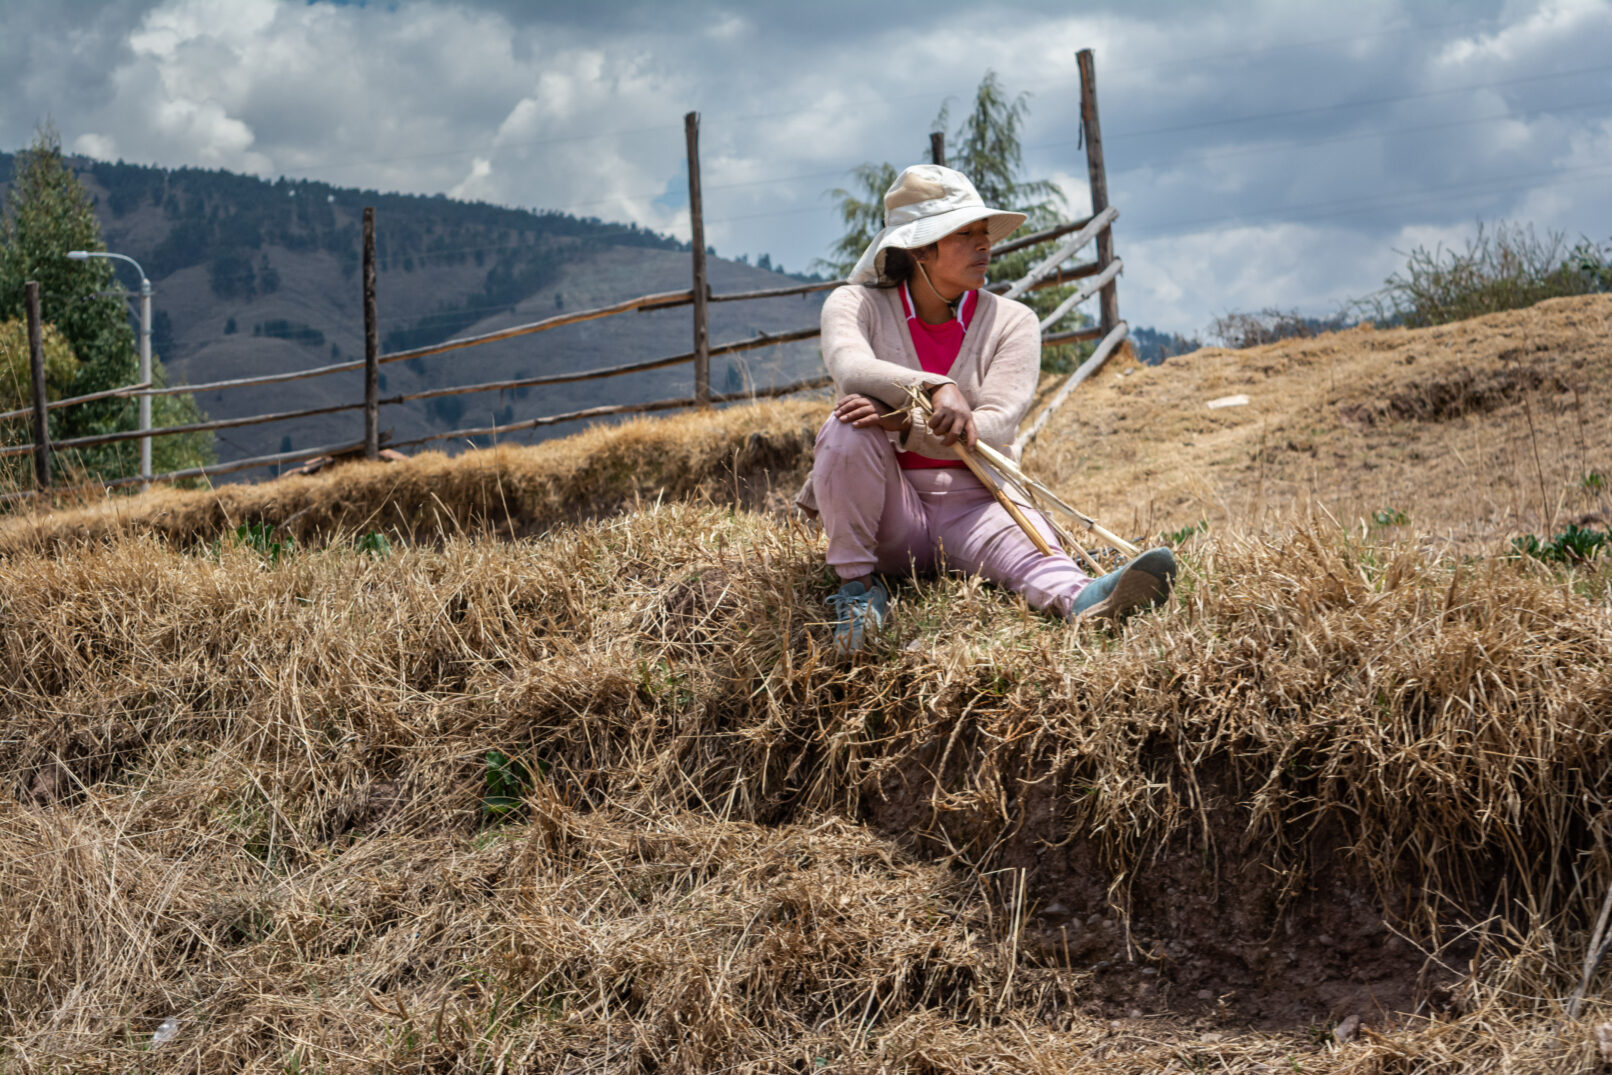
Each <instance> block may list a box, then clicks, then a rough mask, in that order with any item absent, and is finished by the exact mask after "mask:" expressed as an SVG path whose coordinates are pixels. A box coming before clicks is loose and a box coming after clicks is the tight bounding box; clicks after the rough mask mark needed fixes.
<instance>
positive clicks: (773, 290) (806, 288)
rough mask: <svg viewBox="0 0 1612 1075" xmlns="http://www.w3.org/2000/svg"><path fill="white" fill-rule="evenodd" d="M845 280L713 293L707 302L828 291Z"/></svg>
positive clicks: (768, 297) (843, 284)
mask: <svg viewBox="0 0 1612 1075" xmlns="http://www.w3.org/2000/svg"><path fill="white" fill-rule="evenodd" d="M844 286H845V281H844V280H827V281H825V282H823V283H820V284H797V285H795V286H794V287H770V288H766V289H765V290H762V291H730V292H728V293H727V294H726V295H712V296H711V297H710V298H708V299H706V300H705V301H707V302H740V301H744V300H748V299H781V298H784V297H785V296H787V295H809V294H811V293H812V292H813V291H828V290H829V289H831V288H836V287H844Z"/></svg>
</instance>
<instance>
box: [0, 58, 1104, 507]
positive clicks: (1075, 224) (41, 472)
mask: <svg viewBox="0 0 1612 1075" xmlns="http://www.w3.org/2000/svg"><path fill="white" fill-rule="evenodd" d="M1077 60H1078V62H1079V67H1080V76H1081V124H1082V131H1083V133H1084V137H1085V141H1086V147H1087V166H1088V170H1089V173H1090V177H1091V186H1092V215H1091V216H1089V217H1086V218H1084V219H1081V220H1076V221H1071V222H1069V223H1066V224H1060V225H1058V226H1056V227H1052V228H1047V229H1044V230H1042V231H1038V232H1035V233H1033V234H1030V235H1026V236H1023V237H1022V238H1018V239H1013V240H1010V241H1008V242H1005V243H1001V244H998V245H997V246H996V247H995V248H994V250H993V253H995V254H997V255H999V256H1000V255H1004V254H1010V253H1013V252H1016V251H1019V250H1026V249H1030V248H1031V247H1034V246H1038V245H1042V244H1048V243H1057V244H1058V245H1057V246H1056V247H1055V248H1054V249H1053V251H1052V252H1051V253H1050V254H1048V255H1047V256H1046V257H1044V258H1042V259H1041V260H1040V261H1039V262H1037V263H1036V265H1035V266H1034V267H1033V268H1032V269H1031V270H1030V271H1029V272H1028V273H1027V274H1026V275H1025V276H1023V277H1021V278H1020V279H1018V280H1014V281H999V282H997V283H993V284H989V285H987V287H988V289H989V290H991V291H993V292H996V293H998V294H1002V295H1004V296H1005V297H1007V298H1018V297H1020V296H1022V295H1024V294H1027V293H1028V292H1030V291H1034V290H1040V289H1043V288H1049V287H1059V286H1063V285H1067V284H1070V283H1073V282H1074V281H1077V280H1085V281H1087V282H1086V283H1085V284H1083V285H1082V286H1080V287H1079V288H1077V289H1076V290H1075V292H1074V293H1072V294H1071V295H1069V296H1068V297H1066V298H1065V299H1064V300H1063V301H1062V302H1060V303H1059V304H1058V306H1057V307H1056V308H1054V309H1053V310H1052V311H1051V312H1050V313H1049V314H1048V315H1047V316H1046V317H1044V318H1042V319H1041V329H1042V333H1043V335H1042V345H1043V346H1045V347H1053V346H1057V345H1060V344H1066V343H1073V342H1080V341H1087V340H1101V342H1100V343H1099V344H1098V346H1097V348H1096V350H1095V351H1094V352H1093V353H1092V356H1091V357H1090V358H1089V359H1087V360H1086V362H1085V363H1084V364H1082V365H1081V367H1080V368H1079V369H1078V370H1076V371H1075V373H1073V374H1071V375H1070V377H1069V379H1068V380H1066V382H1065V383H1064V384H1063V385H1062V386H1061V388H1060V389H1059V391H1058V392H1057V393H1056V394H1055V396H1054V398H1053V400H1052V402H1051V403H1050V404H1049V405H1048V407H1047V408H1046V409H1045V410H1043V412H1042V413H1041V415H1040V416H1039V417H1038V418H1037V419H1036V421H1035V423H1034V425H1032V427H1031V428H1030V430H1029V431H1028V432H1027V433H1026V435H1025V436H1024V437H1022V438H1021V446H1022V445H1023V444H1027V443H1028V442H1029V441H1030V440H1031V439H1033V438H1034V436H1035V434H1036V433H1037V432H1039V430H1040V429H1041V428H1042V426H1044V425H1045V424H1046V421H1047V419H1048V418H1049V417H1050V415H1051V414H1052V412H1053V410H1055V409H1056V408H1057V406H1058V405H1059V404H1061V403H1062V402H1063V400H1064V399H1066V398H1067V397H1068V395H1069V392H1070V391H1071V390H1072V389H1073V388H1074V387H1075V385H1077V384H1079V383H1080V382H1081V381H1082V380H1084V379H1086V378H1087V377H1089V376H1090V375H1091V374H1092V373H1093V372H1094V371H1095V370H1096V369H1097V368H1098V367H1100V366H1101V365H1102V363H1103V362H1104V361H1105V360H1106V359H1107V358H1108V357H1109V355H1111V354H1112V353H1113V352H1114V351H1115V350H1116V349H1117V347H1118V346H1119V344H1120V343H1121V342H1123V340H1124V338H1125V336H1126V333H1127V331H1128V329H1127V328H1126V326H1125V323H1124V322H1122V321H1119V320H1118V312H1117V311H1118V307H1117V300H1115V298H1114V295H1115V291H1114V284H1115V279H1116V278H1117V277H1118V275H1119V274H1120V273H1121V272H1122V271H1123V269H1124V263H1123V262H1122V261H1121V260H1120V259H1119V258H1117V257H1115V256H1114V253H1113V224H1114V221H1115V220H1116V219H1117V218H1118V216H1119V211H1118V209H1116V208H1115V207H1113V206H1111V205H1109V204H1108V193H1107V180H1106V176H1105V174H1104V171H1103V163H1102V141H1101V133H1100V129H1099V126H1098V122H1097V104H1096V88H1095V85H1096V84H1095V73H1094V67H1093V61H1092V56H1091V52H1090V50H1089V49H1088V50H1082V51H1081V52H1080V53H1079V54H1078V56H1077ZM684 129H685V134H686V141H687V148H688V155H689V160H688V164H689V203H690V213H691V220H692V245H691V254H692V257H691V267H692V281H691V283H692V285H693V286H691V287H689V288H687V289H684V290H680V291H665V292H659V293H656V294H650V295H640V296H638V297H636V298H631V299H626V300H624V301H622V302H617V303H612V304H610V305H606V306H599V307H595V308H592V309H587V310H577V311H573V312H571V313H565V314H557V315H555V316H553V317H546V318H543V319H541V320H538V321H533V322H529V323H527V324H521V325H513V326H511V327H509V328H503V329H498V330H495V331H493V332H485V333H479V334H477V335H474V336H463V337H457V338H454V339H449V340H444V341H442V342H440V343H435V344H430V345H427V346H424V347H414V348H409V349H407V350H403V351H394V352H391V353H389V354H381V353H379V345H378V328H377V326H378V316H377V314H376V293H375V290H376V289H375V256H374V243H375V232H374V228H375V218H374V210H373V209H372V208H366V209H365V210H364V231H363V263H364V265H363V268H364V271H363V290H364V314H365V317H364V321H365V357H364V358H363V359H359V360H354V361H348V362H336V363H330V364H328V365H324V366H315V367H311V368H309V369H305V370H292V371H288V372H285V373H272V374H262V375H254V376H248V377H236V378H231V379H227V380H218V381H211V382H204V383H202V384H191V385H162V386H153V385H151V384H150V383H142V384H138V385H128V386H125V387H122V388H115V389H109V390H107V391H103V392H94V393H90V394H89V395H84V396H76V397H73V398H71V399H63V400H57V401H55V402H53V403H45V402H44V401H43V391H44V374H43V368H42V361H41V360H40V359H38V358H37V357H35V360H34V362H33V365H34V366H36V367H39V368H38V369H36V370H35V371H34V375H33V381H34V397H35V398H34V404H35V405H34V406H33V407H31V408H24V409H21V410H16V411H8V412H5V413H3V414H0V421H5V420H9V419H16V418H23V417H27V416H28V415H30V414H32V415H34V418H35V423H34V424H35V427H36V429H35V432H34V436H33V443H31V444H23V445H16V446H11V447H5V448H0V458H8V457H12V456H18V455H26V454H29V453H32V454H33V455H34V456H35V459H36V472H37V477H38V484H39V487H40V490H43V489H48V488H49V486H50V473H49V466H50V454H51V453H52V452H54V451H60V450H66V449H74V448H88V447H94V446H99V445H106V444H117V443H121V442H124V441H129V440H136V439H140V438H144V437H158V436H176V435H181V434H185V433H199V432H206V431H212V430H220V429H233V428H239V427H242V426H249V425H260V424H265V423H269V422H282V421H287V420H291V419H297V418H310V417H314V416H317V415H326V414H336V413H341V412H345V411H352V410H363V411H364V412H365V423H364V425H365V429H364V433H365V436H364V439H363V440H362V441H358V442H356V443H355V444H339V445H329V446H325V447H322V448H309V449H301V450H297V451H289V452H279V453H276V454H273V455H261V456H254V457H252V458H249V459H238V460H233V461H231V462H229V463H218V464H210V465H207V466H200V467H189V468H186V469H183V470H176V471H171V472H169V473H167V474H161V475H156V476H155V480H174V479H180V478H193V477H207V476H212V475H218V474H228V473H234V472H236V471H240V470H249V469H255V468H257V467H263V466H273V465H276V464H280V463H288V462H296V461H300V460H303V459H311V458H316V457H318V456H321V455H331V454H338V453H345V452H349V451H353V450H357V449H363V451H364V453H365V454H366V455H367V456H368V457H370V458H374V457H375V456H376V455H377V453H378V450H379V446H380V444H381V443H382V441H383V440H384V438H383V437H382V435H381V433H380V429H379V410H380V408H381V407H384V406H396V405H399V404H403V403H407V402H411V401H416V400H425V399H436V398H440V397H445V396H456V395H466V394H470V393H476V392H493V391H508V390H513V389H522V388H530V387H537V386H545V385H557V384H567V383H572V382H576V381H588V380H597V379H602V378H607V377H617V376H621V375H624V374H629V373H639V372H647V371H650V370H657V369H663V368H666V367H670V366H675V365H679V364H682V363H693V365H694V394H693V395H692V396H690V397H688V398H684V399H671V400H656V401H652V402H647V403H630V404H616V405H610V406H603V407H591V408H587V409H584V410H578V411H570V412H567V413H564V414H554V415H546V416H543V417H539V418H531V419H525V420H522V421H519V422H510V423H507V424H504V425H493V426H485V427H479V428H474V429H457V430H452V431H450V432H446V433H433V434H430V435H429V436H424V437H417V438H414V439H412V440H406V441H400V442H397V443H396V444H394V445H393V447H408V446H413V445H419V444H427V443H431V442H433V441H440V440H449V439H455V438H474V437H485V436H494V437H496V436H499V435H503V434H506V433H514V432H520V431H522V430H530V429H538V428H542V427H544V426H551V425H557V424H559V423H562V422H569V421H578V420H586V419H590V418H597V417H605V416H610V415H620V414H642V413H651V412H655V411H663V410H676V409H681V408H685V407H701V408H703V407H708V406H710V405H712V404H718V403H731V402H736V401H738V400H743V399H766V398H774V397H778V396H783V395H788V394H790V393H793V392H800V391H806V390H809V389H814V388H821V387H823V386H825V385H827V384H828V383H829V381H828V379H827V378H825V377H818V378H813V379H810V380H804V381H798V382H795V383H793V384H787V385H781V386H776V387H773V388H767V389H763V390H760V391H755V392H745V393H732V394H727V395H722V394H713V393H712V392H711V390H710V359H711V358H713V357H717V356H721V355H727V354H735V353H738V352H742V351H747V350H752V349H755V348H760V347H771V346H776V345H779V344H784V343H790V342H795V341H799V340H807V339H811V338H813V337H816V336H818V335H819V334H820V331H819V329H818V328H817V327H816V326H812V327H808V328H801V329H797V330H793V331H789V332H783V333H771V334H769V333H761V334H759V335H756V336H753V337H750V338H748V339H743V340H734V341H732V342H729V343H724V344H718V345H715V346H712V345H711V344H710V343H709V339H708V336H707V321H708V317H707V313H706V310H707V307H708V305H709V304H711V303H719V302H741V301H749V300H754V299H773V298H783V297H786V296H791V295H809V294H812V293H814V292H818V291H825V290H828V289H831V288H835V287H840V286H842V285H843V284H844V283H845V281H844V280H829V281H818V282H813V283H805V284H797V285H792V286H789V287H778V288H764V289H760V290H753V291H739V292H732V293H729V294H723V295H717V294H713V293H712V292H711V289H710V285H709V284H708V283H707V281H706V274H705V247H704V231H703V225H704V219H703V217H704V214H703V209H702V205H701V192H700V172H699V116H698V114H697V113H693V112H691V113H689V114H688V115H687V116H685V117H684ZM931 153H932V156H933V158H934V160H935V161H936V162H942V161H943V160H944V153H945V149H944V139H943V138H942V137H941V136H939V135H935V136H932V138H931ZM1094 240H1095V241H1096V243H1097V256H1096V258H1095V259H1094V260H1092V261H1090V262H1085V263H1082V264H1077V265H1073V266H1068V267H1065V264H1064V263H1065V262H1067V261H1068V260H1070V259H1071V258H1072V257H1073V256H1074V255H1075V254H1077V253H1078V252H1079V251H1080V250H1082V249H1084V248H1085V247H1086V246H1087V245H1088V244H1090V243H1092V242H1093V241H1094ZM29 287H30V288H31V289H32V290H31V291H30V292H29V294H30V296H33V297H36V296H37V290H38V289H37V285H35V284H29ZM1093 295H1099V296H1101V301H1102V317H1101V320H1100V322H1099V324H1098V325H1096V326H1094V327H1090V328H1080V329H1075V330H1072V331H1066V332H1053V333H1048V331H1047V330H1048V329H1051V328H1052V327H1053V326H1054V325H1055V324H1056V323H1057V322H1059V321H1060V320H1062V319H1063V318H1065V317H1067V316H1068V315H1069V314H1070V313H1071V312H1072V311H1073V310H1074V309H1075V307H1076V306H1078V305H1079V304H1080V303H1082V302H1085V301H1086V300H1088V299H1090V298H1091V297H1092V296H1093ZM688 305H692V306H693V307H694V318H693V320H694V341H693V342H694V347H693V350H691V351H688V352H685V353H682V354H675V355H667V356H664V357H661V358H654V359H648V360H644V361H640V362H629V363H623V364H620V365H616V366H606V367H601V368H598V369H591V370H580V371H576V372H568V373H552V374H544V375H540V376H535V377H521V378H512V379H507V380H502V381H488V382H483V383H480V384H469V385H454V386H448V387H442V388H433V389H428V390H425V391H420V392H410V393H402V394H395V395H391V396H385V397H382V396H381V395H380V393H379V390H378V373H377V371H378V369H379V367H380V366H382V365H385V364H388V363H393V362H405V361H408V360H410V359H416V358H426V357H429V356H433V355H440V354H445V353H447V352H450V351H457V350H461V349H464V348H468V347H478V346H480V345H482V344H487V343H496V342H499V341H502V340H512V339H518V338H520V337H523V336H529V335H532V334H534V333H539V332H546V331H549V330H551V329H556V328H561V327H563V326H566V325H575V324H579V323H582V322H585V321H592V320H596V319H598V318H603V317H612V316H615V315H618V314H624V313H630V312H635V311H636V312H644V313H647V312H650V311H653V310H665V309H671V308H674V307H679V306H688ZM35 306H37V300H36V298H35ZM30 313H31V314H33V317H31V319H30V343H32V342H33V340H32V337H33V336H34V335H36V334H37V332H38V329H37V327H36V322H37V312H36V310H35V309H34V308H33V307H31V308H30ZM31 350H32V351H37V350H38V348H37V347H32V348H31ZM358 370H363V371H364V373H365V377H364V382H365V383H364V398H363V400H362V401H360V402H355V403H341V404H332V405H329V406H322V407H309V408H304V409H301V410H292V411H281V412H276V413H268V414H256V415H247V416H242V417H238V418H225V419H217V420H212V421H206V422H192V423H188V424H185V425H178V426H167V427H164V428H162V429H152V430H135V431H129V432H119V433H101V434H94V435H90V436H82V437H74V438H71V439H68V440H64V441H58V442H55V443H51V442H50V441H49V440H48V429H47V428H46V427H45V425H44V415H45V412H46V410H47V409H50V410H54V409H58V408H61V407H67V406H71V405H75V404H80V403H88V402H91V401H93V400H98V399H107V398H112V397H136V398H139V397H152V396H166V395H176V394H180V393H199V392H214V391H226V390H231V389H236V388H247V387H253V386H258V385H266V384H280V383H285V382H290V381H299V380H306V379H309V378H313V377H324V376H329V375H332V374H338V373H350V372H355V371H358ZM149 480H153V479H141V478H138V477H131V478H120V479H117V480H115V481H111V482H108V483H105V487H107V488H111V487H117V486H124V485H133V484H138V483H142V482H143V481H149ZM17 495H33V494H32V493H27V494H8V495H7V496H5V497H0V499H11V498H13V497H15V496H17Z"/></svg>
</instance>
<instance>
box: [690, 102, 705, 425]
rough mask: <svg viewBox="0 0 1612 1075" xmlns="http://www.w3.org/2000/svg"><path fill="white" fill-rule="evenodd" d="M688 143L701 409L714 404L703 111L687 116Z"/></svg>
mask: <svg viewBox="0 0 1612 1075" xmlns="http://www.w3.org/2000/svg"><path fill="white" fill-rule="evenodd" d="M683 135H684V140H685V141H686V142H687V143H688V220H689V237H690V243H689V252H690V253H691V254H692V255H693V257H692V258H691V259H690V261H691V264H692V268H693V270H694V287H693V289H692V290H693V295H694V399H695V401H696V402H697V403H698V405H699V407H700V409H701V410H704V409H706V408H707V407H709V406H710V405H711V336H710V322H709V318H708V314H707V312H706V298H707V296H709V295H710V294H711V285H710V284H709V283H708V282H707V280H706V275H705V209H704V206H703V204H702V202H701V200H700V114H699V113H698V112H690V113H688V114H687V115H685V116H684V117H683Z"/></svg>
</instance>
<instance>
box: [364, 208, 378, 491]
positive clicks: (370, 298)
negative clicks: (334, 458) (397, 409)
mask: <svg viewBox="0 0 1612 1075" xmlns="http://www.w3.org/2000/svg"><path fill="white" fill-rule="evenodd" d="M380 320H381V319H380V314H379V313H378V312H376V307H375V207H374V206H371V205H366V206H365V207H364V457H365V458H366V459H378V458H380V454H381V405H380V365H381V362H380V359H381V328H380Z"/></svg>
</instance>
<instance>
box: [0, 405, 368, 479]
mask: <svg viewBox="0 0 1612 1075" xmlns="http://www.w3.org/2000/svg"><path fill="white" fill-rule="evenodd" d="M363 406H364V404H363V403H362V402H359V403H337V404H334V405H332V406H329V407H309V408H307V409H306V410H300V411H281V412H279V413H277V414H253V415H248V416H246V417H244V418H220V419H217V420H216V421H211V422H192V423H191V424H189V425H182V426H164V427H162V428H161V429H153V430H151V431H150V432H149V433H142V432H141V431H140V430H138V429H135V430H129V431H127V432H123V433H97V434H95V435H94V436H89V437H74V438H73V439H72V440H61V441H57V442H56V443H55V444H52V445H51V449H52V450H53V451H59V450H62V449H66V448H88V447H90V446H91V445H95V444H117V443H119V442H121V441H126V440H139V439H140V438H141V437H171V436H174V435H175V434H178V433H201V432H204V431H206V430H209V429H234V428H235V427H237V426H255V425H262V424H263V423H265V422H283V421H286V420H287V419H290V418H311V417H313V416H314V415H318V414H337V413H339V412H341V411H356V410H361V409H363ZM29 450H30V449H29V448H28V447H27V446H26V445H24V446H22V447H21V448H20V449H19V448H0V458H4V457H6V456H8V455H23V454H25V453H27V452H28V451H29ZM153 480H155V478H153Z"/></svg>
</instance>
